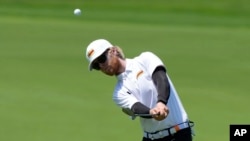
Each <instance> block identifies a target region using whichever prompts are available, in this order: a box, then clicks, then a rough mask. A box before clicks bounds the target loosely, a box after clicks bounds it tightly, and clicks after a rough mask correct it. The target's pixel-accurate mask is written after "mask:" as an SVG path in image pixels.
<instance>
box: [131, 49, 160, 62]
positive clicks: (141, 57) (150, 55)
mask: <svg viewBox="0 0 250 141" xmlns="http://www.w3.org/2000/svg"><path fill="white" fill-rule="evenodd" d="M152 58H158V57H157V56H156V55H155V54H154V53H153V52H150V51H146V52H142V53H141V54H140V55H139V56H137V57H136V58H135V59H136V60H140V61H143V60H150V59H152Z"/></svg>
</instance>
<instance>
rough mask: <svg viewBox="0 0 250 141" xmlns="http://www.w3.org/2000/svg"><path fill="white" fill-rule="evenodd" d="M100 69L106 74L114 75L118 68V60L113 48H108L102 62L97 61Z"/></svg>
mask: <svg viewBox="0 0 250 141" xmlns="http://www.w3.org/2000/svg"><path fill="white" fill-rule="evenodd" d="M99 67H100V70H101V71H102V72H103V73H105V74H107V75H110V76H112V75H115V74H116V73H117V71H118V69H119V60H118V57H117V56H116V55H115V52H114V51H113V50H109V51H108V52H107V53H106V60H105V62H103V63H99Z"/></svg>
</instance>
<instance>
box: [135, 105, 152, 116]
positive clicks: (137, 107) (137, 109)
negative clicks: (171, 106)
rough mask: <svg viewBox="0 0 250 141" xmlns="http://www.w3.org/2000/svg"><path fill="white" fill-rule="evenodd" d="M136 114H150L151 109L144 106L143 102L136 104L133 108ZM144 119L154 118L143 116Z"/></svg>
mask: <svg viewBox="0 0 250 141" xmlns="http://www.w3.org/2000/svg"><path fill="white" fill-rule="evenodd" d="M131 110H132V112H133V113H134V114H149V111H150V108H149V107H147V106H145V105H144V104H142V103H141V102H136V103H135V104H134V105H133V106H132V108H131ZM141 117H143V118H152V117H151V116H141Z"/></svg>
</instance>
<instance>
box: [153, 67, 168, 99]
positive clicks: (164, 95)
mask: <svg viewBox="0 0 250 141" xmlns="http://www.w3.org/2000/svg"><path fill="white" fill-rule="evenodd" d="M152 79H153V81H154V84H155V86H156V89H157V92H158V102H163V103H165V104H167V102H168V98H169V95H170V86H169V82H168V78H167V76H166V71H165V68H164V67H157V68H156V69H155V71H154V73H153V75H152Z"/></svg>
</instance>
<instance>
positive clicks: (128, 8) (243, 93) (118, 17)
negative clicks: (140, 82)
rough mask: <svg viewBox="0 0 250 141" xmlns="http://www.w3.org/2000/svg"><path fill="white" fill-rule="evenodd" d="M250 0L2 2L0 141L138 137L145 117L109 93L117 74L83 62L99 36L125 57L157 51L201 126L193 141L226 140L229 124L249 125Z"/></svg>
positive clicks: (124, 140) (97, 140) (126, 140)
mask: <svg viewBox="0 0 250 141" xmlns="http://www.w3.org/2000/svg"><path fill="white" fill-rule="evenodd" d="M249 4H250V3H249V2H248V1H244V0H240V1H238V2H234V1H228V2H226V1H223V0H221V1H215V0H214V1H213V2H211V1H208V0H205V1H203V2H199V1H198V0H195V1H194V3H189V4H187V3H185V2H184V1H183V3H177V2H169V3H168V2H167V1H163V0H161V1H158V3H156V2H155V3H154V2H152V1H148V0H145V2H142V0H139V1H136V2H135V1H130V0H129V1H127V2H117V1H110V2H103V1H101V0H95V1H86V2H82V1H78V0H75V1H74V2H69V1H66V0H62V1H53V2H51V1H47V0H44V1H42V2H40V1H31V0H30V1H29V0H22V1H17V0H16V1H15V0H13V1H7V0H3V1H2V2H0V29H1V31H0V40H1V41H0V141H109V140H116V141H139V140H141V130H140V125H139V121H138V120H135V121H132V120H130V119H129V118H128V117H126V116H125V115H123V114H122V113H121V110H120V109H119V108H117V107H116V105H115V104H114V103H113V101H112V99H111V97H112V91H113V88H114V85H115V82H116V78H115V77H108V76H105V75H103V74H101V73H100V72H97V71H93V72H89V71H88V69H87V67H88V63H87V61H86V59H85V48H86V46H87V45H88V43H89V42H90V41H92V40H94V39H97V38H106V39H108V40H110V41H111V42H112V43H113V44H115V45H119V46H120V47H122V48H123V49H124V52H125V54H126V57H128V58H132V57H135V56H137V55H139V54H140V53H141V52H143V51H152V52H154V53H156V54H157V55H158V56H159V57H161V58H162V60H163V61H164V63H165V64H166V66H167V69H168V73H169V75H170V77H171V79H172V81H173V82H174V83H175V86H176V89H177V91H178V92H179V95H180V97H181V99H182V101H183V104H184V106H185V108H186V110H187V112H188V113H189V117H190V119H191V120H193V121H194V122H195V123H196V126H195V130H196V134H197V135H196V136H195V139H194V140H195V141H210V140H213V141H228V140H229V125H230V124H250V112H249V107H250V104H249V99H250V95H249V91H250V87H249V84H250V55H249V53H250V38H249V37H250V16H249V15H250V10H249V9H250V7H249ZM232 7H233V8H232ZM74 8H81V9H82V10H83V13H82V15H81V16H79V17H76V16H74V15H73V10H74Z"/></svg>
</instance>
